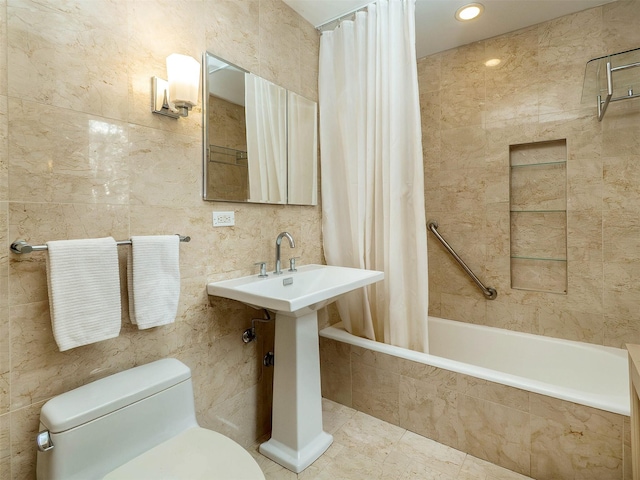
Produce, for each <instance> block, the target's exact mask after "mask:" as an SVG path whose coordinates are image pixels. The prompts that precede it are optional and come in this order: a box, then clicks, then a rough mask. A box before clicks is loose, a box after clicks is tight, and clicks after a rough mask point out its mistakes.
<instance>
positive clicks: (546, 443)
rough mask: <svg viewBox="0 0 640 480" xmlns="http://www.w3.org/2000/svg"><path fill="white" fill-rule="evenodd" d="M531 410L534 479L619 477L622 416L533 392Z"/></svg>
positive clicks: (621, 463) (532, 469)
mask: <svg viewBox="0 0 640 480" xmlns="http://www.w3.org/2000/svg"><path fill="white" fill-rule="evenodd" d="M531 413H532V415H531V447H532V455H531V473H532V475H533V476H534V477H535V478H541V479H546V478H549V479H551V478H558V477H561V478H564V477H566V476H568V475H569V476H572V477H573V476H575V475H578V476H579V477H580V478H584V479H585V480H587V479H594V480H595V479H599V480H604V479H620V478H622V474H623V461H622V458H623V451H622V447H623V441H622V438H623V417H622V415H616V414H614V413H610V412H604V411H602V410H598V409H595V408H590V407H585V406H582V405H576V404H572V403H570V402H565V401H562V400H557V399H553V398H549V397H544V396H542V395H536V394H532V396H531ZM567 425H569V426H570V427H569V428H567Z"/></svg>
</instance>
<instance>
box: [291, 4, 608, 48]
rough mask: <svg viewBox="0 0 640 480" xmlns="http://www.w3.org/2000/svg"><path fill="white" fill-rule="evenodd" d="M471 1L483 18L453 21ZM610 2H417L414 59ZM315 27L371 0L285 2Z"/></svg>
mask: <svg viewBox="0 0 640 480" xmlns="http://www.w3.org/2000/svg"><path fill="white" fill-rule="evenodd" d="M472 1H479V2H480V3H482V4H483V5H484V13H483V14H482V16H480V17H478V18H477V19H475V20H472V21H470V22H467V23H461V22H459V21H457V20H456V19H455V18H454V14H455V12H456V10H457V9H458V8H459V7H461V6H462V5H465V4H467V3H471V2H472ZM610 1H612V0H468V1H466V0H416V55H417V57H418V58H422V57H424V56H426V55H431V54H432V53H437V52H442V51H444V50H448V49H450V48H454V47H459V46H460V45H466V44H467V43H471V42H475V41H478V40H484V39H486V38H490V37H495V36H496V35H501V34H503V33H507V32H512V31H514V30H518V29H520V28H524V27H528V26H531V25H535V24H537V23H541V22H545V21H547V20H551V19H553V18H557V17H561V16H563V15H567V14H569V13H575V12H579V11H581V10H586V9H588V8H592V7H595V6H598V5H602V4H604V3H609V2H610ZM284 2H285V3H286V4H288V5H289V6H290V7H291V8H293V9H294V10H295V11H296V12H298V13H299V14H300V15H301V16H302V17H303V18H305V19H306V20H307V21H308V22H309V23H311V24H312V25H313V26H315V27H318V26H320V25H323V24H325V23H327V22H330V21H332V20H335V19H337V18H339V17H341V16H343V15H346V14H348V13H350V12H353V11H354V10H356V9H358V8H361V7H363V6H365V5H368V4H369V3H372V2H371V0H284Z"/></svg>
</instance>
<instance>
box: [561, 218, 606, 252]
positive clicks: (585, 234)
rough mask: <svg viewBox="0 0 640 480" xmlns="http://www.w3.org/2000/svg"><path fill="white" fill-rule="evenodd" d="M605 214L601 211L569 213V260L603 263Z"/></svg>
mask: <svg viewBox="0 0 640 480" xmlns="http://www.w3.org/2000/svg"><path fill="white" fill-rule="evenodd" d="M602 218H603V214H602V212H601V211H599V210H595V211H594V210H579V211H569V212H567V260H568V261H569V262H573V261H575V260H578V261H581V262H593V263H600V262H602V260H603V258H602V255H603V253H602V244H603V231H602Z"/></svg>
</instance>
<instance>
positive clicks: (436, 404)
mask: <svg viewBox="0 0 640 480" xmlns="http://www.w3.org/2000/svg"><path fill="white" fill-rule="evenodd" d="M457 403H458V394H457V392H456V391H455V390H450V389H449V388H446V387H444V386H436V385H433V384H432V383H430V382H428V381H420V380H415V379H412V378H408V377H402V380H401V382H400V426H401V427H403V428H406V429H408V430H411V431H412V432H415V433H418V434H420V435H423V436H425V437H427V438H431V439H434V440H436V441H438V442H440V443H443V444H445V445H450V446H452V447H454V448H460V447H461V445H462V444H461V438H462V437H461V436H462V432H463V430H464V426H463V425H461V424H460V421H459V417H458V408H457Z"/></svg>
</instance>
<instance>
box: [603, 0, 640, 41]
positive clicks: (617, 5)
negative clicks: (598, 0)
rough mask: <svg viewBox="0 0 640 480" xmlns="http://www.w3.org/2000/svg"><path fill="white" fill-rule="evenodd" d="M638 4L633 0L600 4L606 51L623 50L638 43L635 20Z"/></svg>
mask: <svg viewBox="0 0 640 480" xmlns="http://www.w3.org/2000/svg"><path fill="white" fill-rule="evenodd" d="M639 16H640V4H638V2H636V1H635V0H622V1H617V2H612V3H609V4H605V5H603V6H602V22H603V27H602V40H603V43H604V45H605V47H604V50H603V51H606V52H607V53H617V52H625V51H627V50H630V49H632V48H637V46H638V45H640V32H639V31H638V29H637V28H636V25H637V24H636V23H635V22H636V20H637V18H638V17H639Z"/></svg>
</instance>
